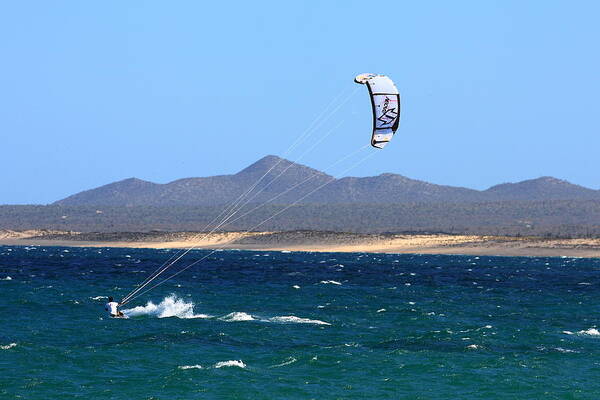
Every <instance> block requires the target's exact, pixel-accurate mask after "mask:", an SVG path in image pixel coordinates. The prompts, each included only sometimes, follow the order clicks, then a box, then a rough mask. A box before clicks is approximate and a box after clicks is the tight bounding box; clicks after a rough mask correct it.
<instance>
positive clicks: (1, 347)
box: [0, 343, 17, 350]
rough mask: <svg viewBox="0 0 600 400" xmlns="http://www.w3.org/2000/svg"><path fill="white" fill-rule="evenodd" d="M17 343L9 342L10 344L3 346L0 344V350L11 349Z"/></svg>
mask: <svg viewBox="0 0 600 400" xmlns="http://www.w3.org/2000/svg"><path fill="white" fill-rule="evenodd" d="M16 346H17V344H16V343H11V344H7V345H5V346H0V349H2V350H8V349H12V348H13V347H16Z"/></svg>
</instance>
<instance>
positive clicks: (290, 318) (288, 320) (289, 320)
mask: <svg viewBox="0 0 600 400" xmlns="http://www.w3.org/2000/svg"><path fill="white" fill-rule="evenodd" d="M269 321H271V322H277V323H280V324H315V325H331V324H330V323H329V322H325V321H319V320H318V319H308V318H300V317H296V316H294V315H287V316H282V317H273V318H269Z"/></svg>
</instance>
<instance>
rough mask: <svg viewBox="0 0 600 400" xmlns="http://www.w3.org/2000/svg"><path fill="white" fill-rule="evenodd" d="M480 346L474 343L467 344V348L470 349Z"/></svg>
mask: <svg viewBox="0 0 600 400" xmlns="http://www.w3.org/2000/svg"><path fill="white" fill-rule="evenodd" d="M479 347H480V346H477V345H476V344H470V345H468V346H467V349H470V350H477V349H478V348H479Z"/></svg>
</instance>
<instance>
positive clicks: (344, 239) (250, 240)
mask: <svg viewBox="0 0 600 400" xmlns="http://www.w3.org/2000/svg"><path fill="white" fill-rule="evenodd" d="M0 245H13V246H14V245H21V246H74V247H127V248H157V249H158V248H189V247H195V248H198V249H216V248H223V249H242V250H278V251H318V252H371V253H421V254H470V255H499V256H533V257H535V256H538V257H561V256H566V257H600V239H592V238H590V239H547V238H539V237H506V236H477V235H446V234H411V235H401V234H355V233H340V232H315V231H293V232H218V233H212V234H205V233H198V232H115V233H79V232H63V231H47V230H30V231H20V232H17V231H10V230H3V231H0Z"/></svg>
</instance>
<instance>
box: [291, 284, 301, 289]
mask: <svg viewBox="0 0 600 400" xmlns="http://www.w3.org/2000/svg"><path fill="white" fill-rule="evenodd" d="M292 287H293V288H294V289H300V286H298V285H294V286H292Z"/></svg>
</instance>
